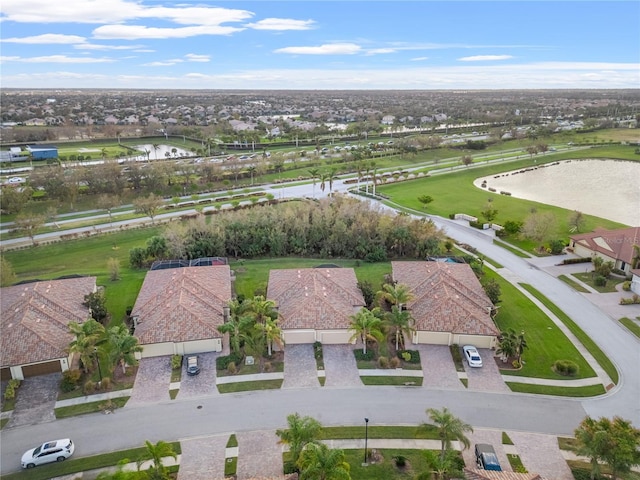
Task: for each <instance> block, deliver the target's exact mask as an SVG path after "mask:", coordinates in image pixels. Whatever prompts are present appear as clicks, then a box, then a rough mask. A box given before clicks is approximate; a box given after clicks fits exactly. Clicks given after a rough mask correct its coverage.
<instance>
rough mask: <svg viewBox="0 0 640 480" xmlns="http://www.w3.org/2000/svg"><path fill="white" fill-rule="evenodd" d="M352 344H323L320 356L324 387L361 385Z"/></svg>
mask: <svg viewBox="0 0 640 480" xmlns="http://www.w3.org/2000/svg"><path fill="white" fill-rule="evenodd" d="M353 348H354V347H353V345H323V346H322V358H323V360H324V370H325V376H326V380H325V382H324V385H325V387H353V386H357V385H362V380H360V375H359V374H358V366H357V365H356V358H355V356H354V355H353Z"/></svg>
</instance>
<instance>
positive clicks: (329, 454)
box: [298, 443, 351, 480]
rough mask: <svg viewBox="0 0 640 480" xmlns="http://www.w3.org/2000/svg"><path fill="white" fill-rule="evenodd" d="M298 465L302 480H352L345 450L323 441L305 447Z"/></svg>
mask: <svg viewBox="0 0 640 480" xmlns="http://www.w3.org/2000/svg"><path fill="white" fill-rule="evenodd" d="M298 465H299V466H300V480H351V475H350V474H349V470H350V468H351V467H350V465H349V464H348V463H347V462H346V461H345V459H344V452H343V451H342V450H338V449H330V448H329V447H327V446H326V445H325V444H323V443H321V444H319V445H316V444H311V445H309V446H308V447H307V448H305V449H304V450H303V452H302V455H300V460H299V462H298Z"/></svg>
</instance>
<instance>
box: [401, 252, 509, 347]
mask: <svg viewBox="0 0 640 480" xmlns="http://www.w3.org/2000/svg"><path fill="white" fill-rule="evenodd" d="M391 268H392V274H393V279H394V280H395V281H396V282H398V283H402V284H405V285H407V286H408V287H409V290H410V291H411V293H412V294H413V300H412V301H410V302H409V303H407V309H408V310H409V311H410V312H411V315H412V316H413V318H414V319H415V328H416V329H417V330H420V331H427V332H452V333H464V334H469V335H498V334H499V333H500V332H499V330H498V329H497V328H496V326H495V324H494V323H493V320H492V319H491V316H490V314H489V313H490V311H489V307H490V306H491V300H489V297H487V294H486V293H485V292H484V289H483V288H482V285H480V282H479V281H478V279H477V278H476V276H475V274H474V273H473V270H471V267H469V265H466V264H463V263H445V262H391Z"/></svg>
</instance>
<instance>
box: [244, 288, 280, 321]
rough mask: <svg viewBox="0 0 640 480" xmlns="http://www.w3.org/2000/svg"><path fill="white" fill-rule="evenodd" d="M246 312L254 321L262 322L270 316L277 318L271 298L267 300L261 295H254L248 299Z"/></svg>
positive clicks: (273, 318)
mask: <svg viewBox="0 0 640 480" xmlns="http://www.w3.org/2000/svg"><path fill="white" fill-rule="evenodd" d="M247 313H248V314H249V315H252V316H253V318H254V319H255V321H256V322H258V323H262V324H264V323H265V321H266V320H267V319H268V318H270V319H272V320H275V319H277V318H278V311H277V310H276V304H275V302H274V301H273V300H267V299H266V298H264V296H263V295H256V296H255V297H253V299H251V300H249V305H248V309H247Z"/></svg>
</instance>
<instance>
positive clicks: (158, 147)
mask: <svg viewBox="0 0 640 480" xmlns="http://www.w3.org/2000/svg"><path fill="white" fill-rule="evenodd" d="M151 147H152V148H153V156H154V157H155V158H156V160H158V150H160V144H158V143H154V144H153V145H151Z"/></svg>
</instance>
